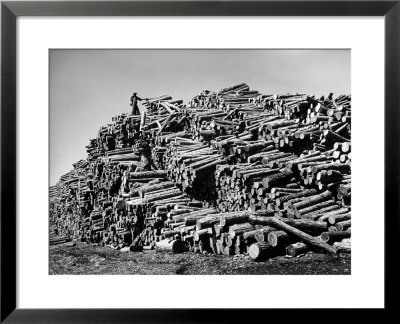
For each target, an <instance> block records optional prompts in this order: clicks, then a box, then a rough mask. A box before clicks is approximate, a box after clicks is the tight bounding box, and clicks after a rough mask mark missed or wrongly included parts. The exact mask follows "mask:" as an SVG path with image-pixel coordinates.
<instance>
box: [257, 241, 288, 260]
mask: <svg viewBox="0 0 400 324" xmlns="http://www.w3.org/2000/svg"><path fill="white" fill-rule="evenodd" d="M282 254H284V249H281V248H279V247H273V246H271V245H270V244H269V243H254V244H252V245H251V246H250V248H249V257H250V259H251V260H253V261H266V260H268V259H270V258H273V257H276V256H278V255H282Z"/></svg>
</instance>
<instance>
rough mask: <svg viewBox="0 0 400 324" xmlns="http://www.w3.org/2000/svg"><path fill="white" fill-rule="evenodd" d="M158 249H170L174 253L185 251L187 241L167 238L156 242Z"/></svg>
mask: <svg viewBox="0 0 400 324" xmlns="http://www.w3.org/2000/svg"><path fill="white" fill-rule="evenodd" d="M155 244H156V250H159V251H168V252H172V253H183V252H185V248H186V246H185V243H184V242H183V241H181V240H170V239H165V240H162V241H160V242H156V243H155Z"/></svg>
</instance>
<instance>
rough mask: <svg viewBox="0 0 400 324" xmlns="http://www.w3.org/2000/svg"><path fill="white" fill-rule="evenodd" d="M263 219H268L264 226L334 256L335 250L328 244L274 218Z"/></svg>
mask: <svg viewBox="0 0 400 324" xmlns="http://www.w3.org/2000/svg"><path fill="white" fill-rule="evenodd" d="M265 219H268V223H269V224H265V225H270V226H273V227H275V228H278V229H281V230H283V231H285V232H286V233H288V234H290V235H293V236H295V237H297V238H298V239H300V240H302V241H304V242H305V243H306V244H307V245H309V246H313V247H316V248H319V249H323V250H325V251H327V252H329V253H333V254H336V249H335V248H333V247H332V246H330V245H329V244H326V243H325V242H323V241H322V240H320V239H318V238H315V237H312V236H311V235H309V234H307V233H304V232H302V231H300V230H298V229H296V228H294V227H293V226H290V225H288V224H286V223H285V222H283V221H281V220H279V219H278V218H276V217H269V218H267V217H265Z"/></svg>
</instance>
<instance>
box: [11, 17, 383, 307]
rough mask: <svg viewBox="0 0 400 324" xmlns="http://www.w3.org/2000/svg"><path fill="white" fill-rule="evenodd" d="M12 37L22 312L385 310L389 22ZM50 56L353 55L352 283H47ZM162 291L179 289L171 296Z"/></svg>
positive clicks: (64, 31) (140, 26)
mask: <svg viewBox="0 0 400 324" xmlns="http://www.w3.org/2000/svg"><path fill="white" fill-rule="evenodd" d="M17 30H18V89H17V91H18V112H17V115H18V148H17V151H18V189H19V190H18V217H17V230H18V244H17V260H18V263H17V267H18V272H17V279H18V280H17V287H18V289H17V290H18V291H17V295H18V300H17V305H18V307H22V308H39V307H41V308H91V307H93V308H96V307H98V308H121V307H127V308H147V307H177V308H186V307H191V308H197V307H210V308H216V307H223V308H231V307H232V308H238V307H261V308H270V307H271V308H272V307H274V308H275V307H278V308H279V307H285V308H287V307H345V308H346V307H349V308H350V307H383V305H384V304H383V294H384V266H383V264H384V254H383V247H384V244H383V243H384V242H383V238H384V236H383V229H384V226H383V225H384V209H383V208H384V207H383V206H384V205H383V197H384V187H383V179H384V176H383V175H384V173H383V172H384V162H383V161H384V160H383V145H384V136H383V134H384V118H383V117H384V19H383V18H376V17H374V18H366V17H361V18H342V17H339V18H269V17H265V18H261V17H254V18H236V17H226V18H201V17H194V18H183V17H182V18H167V17H162V18H154V17H151V18H147V17H141V18H61V17H60V18H36V17H35V18H28V17H24V18H21V17H19V18H18V29H17ZM200 40H201V41H200ZM50 48H350V49H351V55H352V106H353V109H352V114H353V117H354V118H353V119H352V120H353V121H352V141H353V146H352V186H353V188H352V268H351V273H352V274H351V275H347V276H346V275H341V276H335V275H331V276H323V275H320V276H288V275H286V276H276V275H274V276H272V275H271V276H268V275H262V276H135V275H132V276H68V275H63V276H54V275H53V276H50V275H48V170H49V169H48V168H49V165H48V50H49V49H50ZM321 78H323V75H321ZM258 90H260V91H262V89H258ZM366 138H368V140H366ZM371 148H373V152H372V151H371ZM365 159H367V160H368V164H364V163H363V160H364V161H365ZM72 162H74V161H71V163H72ZM371 166H373V169H371ZM372 172H373V177H372ZM372 236H373V244H371V243H370V242H371V239H372ZM239 282H240V284H238V283H239ZM234 283H235V284H234ZM122 287H124V288H123V289H121V288H122ZM160 287H181V288H179V289H176V288H172V290H173V291H175V293H174V294H173V295H172V296H169V297H168V296H167V295H168V294H166V296H163V293H162V292H163V291H165V290H164V289H161V290H159V289H160ZM183 287H184V288H183ZM116 291H118V294H117V295H118V297H116V298H108V297H107V296H110V295H111V296H112V295H113V296H115V292H116ZM156 291H158V293H155V292H156ZM184 291H186V292H192V293H190V294H189V296H190V298H187V296H188V295H187V294H186V293H185V294H183V292H184ZM288 291H290V292H291V293H290V295H288V293H287V292H288ZM137 292H140V293H137ZM88 296H90V297H89V298H88ZM237 296H248V297H246V298H238V297H237ZM222 297H223V298H222Z"/></svg>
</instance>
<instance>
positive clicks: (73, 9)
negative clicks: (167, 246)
mask: <svg viewBox="0 0 400 324" xmlns="http://www.w3.org/2000/svg"><path fill="white" fill-rule="evenodd" d="M19 16H384V18H385V98H382V101H383V100H384V101H385V112H384V113H385V179H384V180H385V310H386V312H385V316H386V315H387V314H388V312H387V311H389V310H394V309H395V307H396V306H397V305H396V299H395V298H391V296H393V293H394V292H395V291H396V288H397V287H398V283H399V279H398V275H397V273H396V272H397V267H394V266H391V262H392V260H391V258H396V256H397V248H396V246H397V244H395V239H396V238H398V237H399V235H398V234H399V227H400V222H399V214H400V213H399V211H400V208H399V207H400V202H399V201H400V199H399V198H400V195H399V181H400V175H399V155H400V153H399V152H400V141H399V139H400V131H399V129H400V122H399V121H400V110H399V108H400V65H399V61H400V0H395V1H385V0H384V1H354V0H352V1H321V0H319V1H293V0H292V1H271V0H270V1H264V0H261V1H168V0H166V1H122V2H119V1H118V2H112V1H101V2H92V1H82V2H80V1H69V2H68V1H2V2H1V240H0V244H1V269H0V270H1V295H0V297H1V318H0V320H1V322H3V321H4V322H5V323H31V322H36V323H89V322H93V323H97V322H101V323H111V322H118V323H125V322H135V323H142V322H156V323H158V322H166V323H169V322H175V323H192V322H193V323H198V322H226V321H230V322H235V321H237V320H238V319H240V318H242V317H244V316H246V317H247V316H249V315H250V314H249V312H250V311H251V318H253V319H254V320H255V319H256V318H260V316H265V311H266V310H239V309H235V310H230V309H217V310H213V311H212V312H211V311H210V310H207V311H205V310H193V309H191V310H187V309H180V310H176V309H147V310H145V309H96V310H93V309H91V310H89V309H79V310H78V309H17V308H16V299H17V295H16V270H17V269H16V237H17V233H16V190H17V187H16V162H17V158H16V138H17V137H16V135H17V133H16V130H17V125H16V36H17V31H16V19H17V17H19ZM371 172H373V171H371ZM371 235H372V234H371ZM371 262H373V256H371ZM372 279H373V278H372ZM327 288H328V289H329V287H327ZM38 293H40V292H38ZM326 311H327V312H329V311H328V310H326ZM269 312H271V313H275V311H271V310H269ZM382 315H383V314H382V313H381V312H379V315H378V316H379V319H380V320H381V321H382V320H383V318H382ZM268 316H271V315H270V313H269V315H268ZM324 316H329V315H327V314H324ZM334 316H338V315H337V313H335V315H334ZM368 316H371V314H369V315H368ZM261 318H262V317H261ZM249 319H250V318H249V317H247V320H249ZM369 319H371V320H373V319H374V317H370V318H369Z"/></svg>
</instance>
